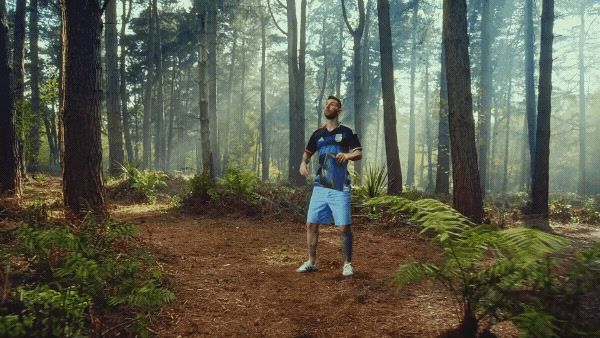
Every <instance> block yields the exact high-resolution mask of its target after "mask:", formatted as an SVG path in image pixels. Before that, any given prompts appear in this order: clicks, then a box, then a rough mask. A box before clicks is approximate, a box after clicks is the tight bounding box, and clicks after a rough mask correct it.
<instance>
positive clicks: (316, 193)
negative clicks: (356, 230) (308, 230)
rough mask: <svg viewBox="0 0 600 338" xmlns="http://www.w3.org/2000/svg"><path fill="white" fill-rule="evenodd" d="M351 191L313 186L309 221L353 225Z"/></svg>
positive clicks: (307, 217)
mask: <svg viewBox="0 0 600 338" xmlns="http://www.w3.org/2000/svg"><path fill="white" fill-rule="evenodd" d="M351 211H352V209H351V205H350V191H349V190H345V191H339V190H335V189H329V188H323V187H320V186H315V187H313V191H312V196H311V197H310V204H309V205H308V215H307V216H306V222H307V223H313V224H331V223H333V222H334V221H335V225H336V226H342V225H351V224H352V213H351Z"/></svg>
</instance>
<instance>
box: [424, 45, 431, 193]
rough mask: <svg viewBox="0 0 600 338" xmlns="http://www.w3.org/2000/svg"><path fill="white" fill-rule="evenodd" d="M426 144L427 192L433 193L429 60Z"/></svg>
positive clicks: (427, 69)
mask: <svg viewBox="0 0 600 338" xmlns="http://www.w3.org/2000/svg"><path fill="white" fill-rule="evenodd" d="M425 144H426V145H427V187H426V188H425V190H426V191H428V192H431V191H433V164H432V163H431V158H432V153H433V138H432V137H431V112H430V111H429V58H428V57H427V58H426V59H425Z"/></svg>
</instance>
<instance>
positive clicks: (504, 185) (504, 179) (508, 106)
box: [502, 57, 513, 194]
mask: <svg viewBox="0 0 600 338" xmlns="http://www.w3.org/2000/svg"><path fill="white" fill-rule="evenodd" d="M512 64H513V60H512V57H511V60H510V66H509V71H508V93H507V95H506V117H505V118H506V130H505V135H504V168H503V174H504V175H503V177H502V193H503V194H506V191H507V189H508V149H509V145H510V137H509V136H510V115H511V110H512V107H511V104H510V101H511V99H512V67H513V65H512Z"/></svg>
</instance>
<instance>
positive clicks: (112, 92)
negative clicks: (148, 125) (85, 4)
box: [104, 0, 125, 176]
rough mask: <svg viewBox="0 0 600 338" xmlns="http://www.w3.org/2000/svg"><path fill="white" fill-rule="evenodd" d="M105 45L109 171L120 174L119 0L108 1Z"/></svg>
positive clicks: (121, 151)
mask: <svg viewBox="0 0 600 338" xmlns="http://www.w3.org/2000/svg"><path fill="white" fill-rule="evenodd" d="M105 21H106V22H105V23H104V26H105V29H106V30H105V36H104V39H105V40H104V41H105V46H106V57H105V61H106V73H107V86H106V110H107V114H108V157H109V173H110V175H112V176H116V175H118V174H119V173H120V172H121V170H120V165H121V164H122V163H123V162H124V159H125V154H124V152H123V125H122V120H121V110H120V106H119V105H120V102H119V65H118V50H117V49H118V47H117V46H118V41H117V1H116V0H111V1H108V5H107V7H106V20H105Z"/></svg>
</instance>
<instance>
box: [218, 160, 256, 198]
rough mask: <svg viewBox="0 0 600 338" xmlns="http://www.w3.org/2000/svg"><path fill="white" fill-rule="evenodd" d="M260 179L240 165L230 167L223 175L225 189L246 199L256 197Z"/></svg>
mask: <svg viewBox="0 0 600 338" xmlns="http://www.w3.org/2000/svg"><path fill="white" fill-rule="evenodd" d="M259 183H260V180H259V179H258V177H256V175H254V173H253V172H251V171H244V170H242V169H240V168H238V167H229V168H227V170H226V171H225V176H224V177H223V186H224V188H225V191H226V192H228V193H231V194H233V195H235V196H236V197H239V198H243V199H245V200H249V201H251V200H254V199H256V197H257V196H256V189H257V188H258V184H259Z"/></svg>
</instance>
